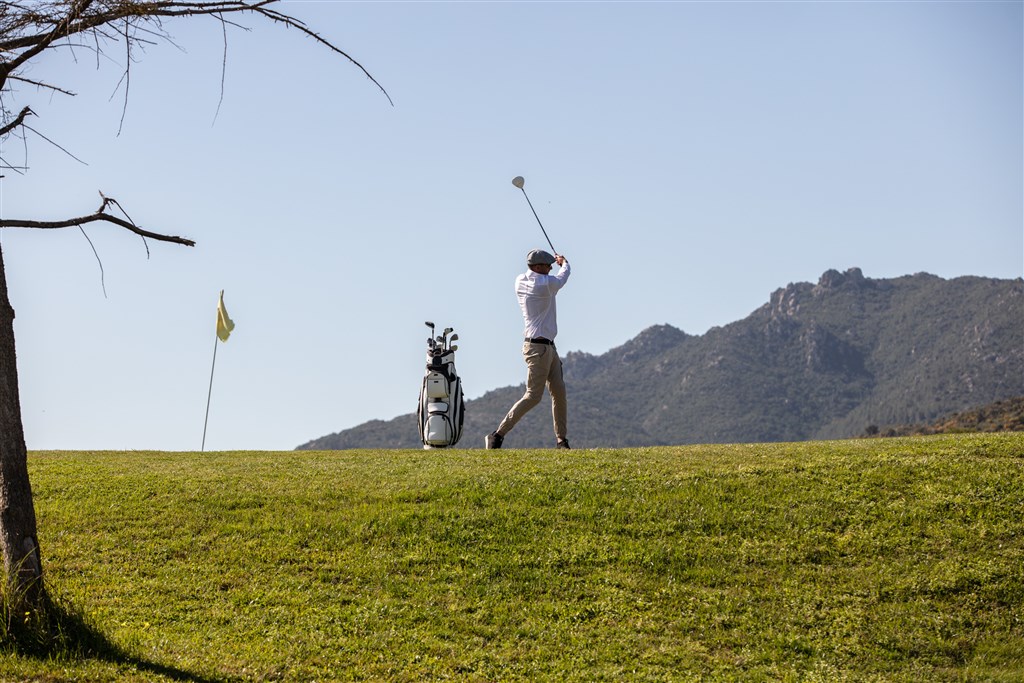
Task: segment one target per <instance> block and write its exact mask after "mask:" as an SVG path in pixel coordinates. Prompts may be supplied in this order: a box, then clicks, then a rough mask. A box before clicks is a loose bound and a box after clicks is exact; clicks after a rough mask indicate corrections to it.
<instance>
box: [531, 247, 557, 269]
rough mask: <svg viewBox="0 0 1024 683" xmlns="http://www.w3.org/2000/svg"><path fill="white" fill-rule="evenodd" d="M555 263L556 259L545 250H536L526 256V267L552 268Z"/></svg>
mask: <svg viewBox="0 0 1024 683" xmlns="http://www.w3.org/2000/svg"><path fill="white" fill-rule="evenodd" d="M554 262H555V257H554V256H552V255H551V254H549V253H548V252H546V251H544V250H543V249H534V250H533V251H531V252H530V253H529V254H527V255H526V265H528V266H550V265H551V264H552V263H554Z"/></svg>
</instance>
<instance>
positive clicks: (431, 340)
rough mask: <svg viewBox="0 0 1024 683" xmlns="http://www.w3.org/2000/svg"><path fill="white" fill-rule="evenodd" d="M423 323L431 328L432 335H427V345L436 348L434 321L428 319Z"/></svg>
mask: <svg viewBox="0 0 1024 683" xmlns="http://www.w3.org/2000/svg"><path fill="white" fill-rule="evenodd" d="M423 324H424V325H426V326H427V327H429V328H430V336H428V337H427V346H429V347H430V348H434V323H432V322H430V321H429V320H428V321H427V322H425V323H423Z"/></svg>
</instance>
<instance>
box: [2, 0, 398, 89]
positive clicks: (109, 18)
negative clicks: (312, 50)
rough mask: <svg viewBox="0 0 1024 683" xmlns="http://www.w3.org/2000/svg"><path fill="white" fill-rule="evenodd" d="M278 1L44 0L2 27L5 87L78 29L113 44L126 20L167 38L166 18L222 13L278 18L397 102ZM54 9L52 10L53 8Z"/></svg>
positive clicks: (355, 62) (276, 21)
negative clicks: (163, 22) (48, 0)
mask: <svg viewBox="0 0 1024 683" xmlns="http://www.w3.org/2000/svg"><path fill="white" fill-rule="evenodd" d="M278 2H280V0H222V1H217V0H213V1H210V0H194V1H191V2H172V1H168V0H157V1H155V2H145V1H142V2H140V1H136V0H108V1H107V2H96V1H95V0H78V1H77V2H72V3H70V6H69V5H68V4H67V3H63V2H58V3H53V4H52V5H51V4H49V3H39V8H38V10H37V11H36V12H31V13H30V12H27V11H26V12H24V13H23V14H25V17H26V18H24V19H23V20H22V22H21V23H16V24H14V25H11V26H3V25H0V55H7V54H11V55H12V57H11V58H10V59H9V60H6V61H0V87H2V86H3V84H4V82H5V81H6V79H7V77H8V75H9V74H11V73H13V72H14V71H16V70H17V69H18V68H19V67H21V66H22V65H23V64H24V63H26V62H27V61H29V60H30V59H32V58H33V57H35V56H37V55H38V54H39V53H40V52H42V51H43V50H45V49H47V48H48V47H50V46H52V45H54V43H56V42H57V41H58V40H62V39H66V38H68V37H70V36H72V35H75V34H78V33H84V32H93V34H94V36H95V37H97V38H102V39H103V40H108V41H112V42H114V41H119V40H120V39H122V38H123V37H124V36H123V35H122V34H120V33H119V32H116V31H108V30H105V29H106V27H109V26H111V25H112V24H116V23H117V22H118V21H120V20H122V19H123V20H126V21H128V22H129V23H130V24H136V23H139V24H145V23H149V24H151V25H153V26H155V27H157V32H158V33H160V35H161V37H162V38H166V37H167V36H166V34H164V33H162V31H160V29H159V27H160V26H161V24H160V20H161V19H162V18H178V17H198V16H214V17H219V18H220V19H221V20H222V21H223V17H222V16H221V15H224V14H255V15H259V16H262V17H263V18H265V19H268V20H270V21H272V22H275V23H279V24H283V25H284V26H286V27H289V28H294V29H296V30H298V31H300V32H301V33H302V34H304V35H305V36H306V37H308V38H311V39H312V40H314V41H315V42H317V43H320V44H321V45H323V46H324V47H326V48H328V49H329V50H331V51H332V52H334V53H336V54H338V55H341V56H342V57H344V58H345V59H346V60H348V61H349V62H350V63H352V64H353V65H355V66H356V67H357V68H358V69H359V70H360V71H362V72H363V74H364V75H365V76H366V77H367V78H369V79H370V81H371V82H373V84H374V85H376V86H377V88H378V89H380V91H381V92H382V93H384V96H385V97H387V99H388V102H390V103H391V104H392V105H394V102H393V101H392V100H391V96H390V95H389V94H388V92H387V90H385V89H384V87H383V86H382V85H381V84H380V83H378V82H377V80H376V79H375V78H374V77H373V76H371V75H370V73H369V72H368V71H367V70H366V69H365V68H364V67H363V65H362V64H360V63H359V62H358V61H356V60H355V59H354V58H353V57H352V56H351V55H349V54H348V53H346V52H345V51H344V50H342V49H341V48H339V47H337V46H336V45H334V44H333V43H331V42H330V41H329V40H327V39H325V38H324V37H323V36H321V35H320V34H318V33H316V32H314V31H312V30H311V29H309V28H308V27H307V26H306V25H305V23H303V22H302V21H301V20H299V19H296V18H295V17H292V16H290V15H288V14H285V13H284V12H280V11H278V10H276V9H274V8H273V7H270V5H275V4H277V3H278ZM60 8H66V14H63V15H62V14H60V12H59V11H58V10H59V9H60ZM48 9H49V12H47V10H48ZM125 39H126V40H128V41H129V42H133V41H138V40H139V39H138V38H136V37H128V38H125Z"/></svg>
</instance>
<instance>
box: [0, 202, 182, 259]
mask: <svg viewBox="0 0 1024 683" xmlns="http://www.w3.org/2000/svg"><path fill="white" fill-rule="evenodd" d="M101 196H102V195H101ZM111 204H113V205H115V206H117V207H118V208H119V209H120V208H121V205H120V204H118V203H117V200H115V199H112V198H109V197H103V204H102V205H101V206H100V208H99V209H98V210H97V211H96V212H95V213H92V214H89V215H88V216H79V217H78V218H67V219H64V220H57V221H30V220H20V219H13V218H3V219H0V228H36V229H40V230H56V229H59V228H80V227H81V226H83V225H87V224H89V223H95V222H97V221H105V222H107V223H112V224H114V225H116V226H118V227H121V228H124V229H125V230H128V231H130V232H133V233H135V234H136V235H139V236H141V237H148V238H149V239H152V240H156V241H158V242H172V243H174V244H182V245H184V246H186V247H194V246H195V245H196V243H195V241H193V240H190V239H188V238H185V237H178V236H177V235H162V234H160V233H157V232H150V231H149V230H144V229H142V228H140V227H139V226H137V225H136V224H135V223H133V222H131V221H130V220H124V219H123V218H118V217H117V216H111V215H110V214H109V213H106V211H107V207H109V206H110V205H111ZM121 211H122V212H123V211H124V209H121ZM126 215H127V214H126ZM147 251H148V248H147Z"/></svg>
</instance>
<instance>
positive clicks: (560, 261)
mask: <svg viewBox="0 0 1024 683" xmlns="http://www.w3.org/2000/svg"><path fill="white" fill-rule="evenodd" d="M555 263H557V264H558V265H560V266H564V265H565V257H564V256H562V255H561V254H555Z"/></svg>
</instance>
